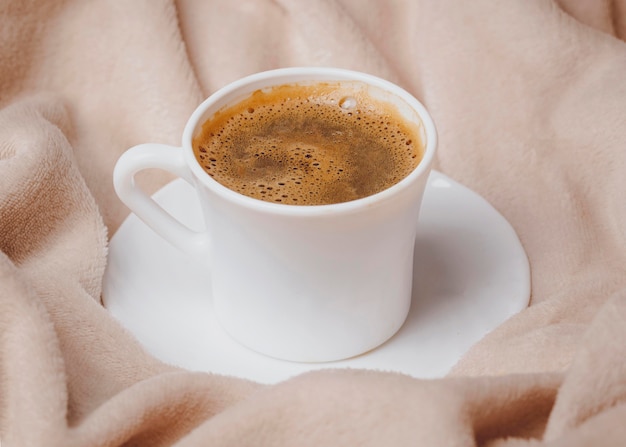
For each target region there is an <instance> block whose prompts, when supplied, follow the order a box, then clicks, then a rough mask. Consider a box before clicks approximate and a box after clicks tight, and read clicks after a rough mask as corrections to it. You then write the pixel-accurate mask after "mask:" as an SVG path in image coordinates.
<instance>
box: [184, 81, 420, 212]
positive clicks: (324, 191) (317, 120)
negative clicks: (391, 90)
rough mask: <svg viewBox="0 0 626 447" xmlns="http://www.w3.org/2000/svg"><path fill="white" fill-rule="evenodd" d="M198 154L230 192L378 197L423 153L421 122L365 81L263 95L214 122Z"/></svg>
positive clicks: (300, 199)
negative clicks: (411, 119)
mask: <svg viewBox="0 0 626 447" xmlns="http://www.w3.org/2000/svg"><path fill="white" fill-rule="evenodd" d="M193 149H194V153H195V155H196V158H197V160H198V161H199V162H200V164H201V165H202V166H203V167H204V169H205V171H206V172H207V173H208V174H209V175H210V176H211V177H213V178H214V179H215V180H217V181H218V182H219V183H221V184H222V185H224V186H226V187H227V188H229V189H231V190H234V191H237V192H239V193H241V194H245V195H247V196H250V197H254V198H256V199H261V200H265V201H268V202H275V203H283V204H290V205H325V204H333V203H341V202H348V201H351V200H355V199H359V198H362V197H367V196H370V195H372V194H376V193H378V192H380V191H383V190H385V189H387V188H389V187H390V186H392V185H394V184H396V183H397V182H399V181H400V180H402V179H403V178H404V177H406V176H407V175H408V174H409V173H410V172H411V171H413V170H414V169H415V167H416V166H417V165H418V163H419V162H420V160H421V158H422V155H423V151H424V147H423V142H422V141H421V138H420V128H419V127H418V125H417V124H415V123H412V122H409V121H407V120H406V119H404V118H403V117H402V115H401V114H400V112H399V111H398V110H397V109H396V107H395V106H393V105H391V104H389V103H386V102H383V101H381V100H378V99H375V98H374V97H372V96H370V95H369V94H368V92H367V88H366V86H365V85H364V84H360V83H358V82H341V83H332V82H331V83H315V84H310V85H308V84H302V85H300V84H293V85H282V86H278V87H272V88H268V89H263V90H257V91H255V92H254V93H253V94H252V95H250V96H249V97H247V98H245V99H243V100H242V101H240V102H238V103H236V104H234V105H232V106H229V107H225V108H223V109H221V110H219V111H218V112H217V113H216V114H215V115H213V116H212V117H211V118H210V119H209V120H207V121H206V122H205V123H204V124H203V126H202V129H201V132H200V133H199V134H198V135H197V136H196V137H195V138H194V140H193Z"/></svg>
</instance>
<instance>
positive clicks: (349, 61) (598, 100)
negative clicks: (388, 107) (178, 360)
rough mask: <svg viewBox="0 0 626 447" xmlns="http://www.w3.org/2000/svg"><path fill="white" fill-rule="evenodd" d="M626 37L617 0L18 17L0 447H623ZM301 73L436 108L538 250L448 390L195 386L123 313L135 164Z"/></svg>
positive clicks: (342, 0) (207, 381)
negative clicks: (118, 286) (368, 80)
mask: <svg viewBox="0 0 626 447" xmlns="http://www.w3.org/2000/svg"><path fill="white" fill-rule="evenodd" d="M625 36H626V2H625V1H617V0H615V1H611V0H597V1H594V0H562V1H558V2H555V1H552V0H510V1H508V2H503V1H494V0H491V1H489V0H474V1H471V2H470V1H462V0H458V1H452V0H406V1H401V0H396V1H389V2H388V1H383V0H380V1H374V0H370V1H361V0H336V1H334V0H311V1H298V0H274V1H270V0H240V1H228V0H212V1H201V0H179V1H176V2H174V1H168V0H137V1H126V0H112V1H109V0H92V1H81V0H54V1H46V2H37V1H34V0H28V1H10V0H0V354H1V358H0V443H1V445H2V446H3V447H5V446H63V447H67V446H122V445H124V446H166V445H177V446H199V445H212V446H218V445H219V446H231V445H232V446H243V445H255V446H262V445H272V446H281V445H299V446H305V445H311V446H322V445H351V446H352V445H384V446H392V445H393V446H395V445H421V446H473V445H480V446H483V445H489V446H500V447H504V446H506V447H513V446H539V445H541V446H544V445H545V446H588V445H589V446H591V445H593V446H596V445H607V446H609V445H611V446H613V445H614V446H623V445H626V424H625V423H624V422H625V421H626V202H625V195H626V175H625V174H626V43H625V42H624V40H623V39H624V38H625ZM295 65H317V66H337V67H345V68H351V69H356V70H361V71H366V72H370V73H372V74H375V75H379V76H382V77H385V78H388V79H390V80H392V81H394V82H396V83H398V84H400V85H401V86H403V87H405V88H406V89H408V90H409V91H411V92H412V93H414V94H415V95H416V96H417V97H418V98H420V99H421V100H423V102H424V103H425V104H426V106H427V107H428V108H429V109H430V111H431V112H432V115H433V117H434V119H435V121H436V122H437V124H438V128H439V132H440V151H439V156H438V160H437V168H438V169H440V170H442V171H443V172H445V173H446V174H448V175H450V176H451V177H453V178H455V179H457V180H459V181H461V182H462V183H464V184H466V185H468V186H469V187H471V188H473V189H474V190H476V191H478V192H479V193H480V194H482V195H483V196H484V197H485V198H487V199H488V200H489V201H490V202H491V203H492V204H493V205H494V206H495V207H496V208H497V209H498V210H499V211H500V212H501V213H502V214H504V216H505V217H506V218H507V219H508V220H509V221H510V222H511V223H512V225H513V226H514V227H515V229H516V231H517V232H518V234H519V236H520V238H521V240H522V243H523V245H524V247H525V248H526V250H527V252H528V255H529V258H530V264H531V270H532V302H531V306H530V307H529V308H528V309H527V310H525V311H523V312H521V313H520V314H519V315H517V316H515V317H514V318H512V319H510V321H507V322H506V323H504V324H503V325H502V326H501V327H499V328H498V329H496V330H495V331H493V332H492V333H491V334H489V335H488V336H487V337H486V338H485V339H484V340H482V341H481V342H480V343H478V344H477V345H476V346H475V347H473V348H472V349H471V350H470V352H469V353H467V354H466V355H465V356H464V357H463V359H462V360H461V361H460V363H459V364H458V365H456V367H455V368H454V370H453V372H452V373H451V374H450V376H449V377H446V378H443V379H439V380H417V379H413V378H409V377H406V376H402V375H399V374H390V373H378V372H364V371H356V370H336V371H326V372H315V373H309V374H306V375H303V376H299V377H296V378H294V379H291V380H289V381H286V382H284V383H280V384H277V385H273V386H261V385H258V384H255V383H251V382H246V381H243V380H239V379H234V378H230V377H222V376H217V375H211V374H201V373H191V372H187V371H182V370H179V369H175V368H173V367H170V366H168V365H165V364H162V363H161V362H159V361H158V360H156V359H154V358H152V357H150V356H149V355H148V354H147V353H146V352H144V350H143V349H142V347H141V346H140V345H139V344H138V343H137V342H136V341H135V340H134V339H133V338H132V336H130V335H129V334H128V333H127V332H126V331H125V330H123V329H122V328H121V327H120V326H119V325H118V324H117V323H116V322H115V321H114V320H113V319H112V318H111V317H110V316H109V314H108V313H107V311H106V309H104V308H103V307H102V306H101V304H100V292H101V281H102V275H103V271H104V268H105V265H106V250H107V239H108V237H110V236H111V235H113V234H114V233H115V230H116V229H117V228H118V226H119V225H120V223H121V222H122V221H123V219H124V218H125V216H127V215H128V210H127V209H125V208H124V206H123V205H122V204H121V203H120V202H119V200H118V199H117V198H116V196H115V194H114V192H113V188H112V181H111V176H112V169H113V165H114V163H115V161H116V160H117V158H118V157H119V156H120V154H121V153H122V152H123V151H124V150H126V149H127V148H128V147H130V146H132V145H134V144H137V143H140V142H148V141H153V142H162V143H169V144H178V142H179V141H180V137H181V132H182V129H183V126H184V123H185V122H186V120H187V118H188V116H189V115H190V113H191V112H192V110H193V109H194V108H195V107H196V106H197V104H198V103H199V102H200V101H201V100H202V99H203V98H205V97H206V96H208V95H209V94H210V93H211V92H213V91H215V90H216V89H217V88H219V87H221V86H223V85H224V84H226V83H227V82H229V81H233V80H235V79H237V78H240V77H242V76H244V75H248V74H251V73H253V72H257V71H262V70H265V69H271V68H278V67H286V66H295ZM169 180H171V178H170V177H167V176H166V175H165V174H164V173H162V172H155V173H150V174H146V175H145V176H144V177H143V178H142V184H143V185H144V186H145V187H146V188H147V189H148V190H149V191H155V190H156V189H157V188H158V187H160V186H162V185H164V184H165V183H166V182H167V181H169ZM502 299H506V296H503V297H502Z"/></svg>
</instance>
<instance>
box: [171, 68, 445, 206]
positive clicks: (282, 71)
mask: <svg viewBox="0 0 626 447" xmlns="http://www.w3.org/2000/svg"><path fill="white" fill-rule="evenodd" d="M294 78H299V79H298V80H293V79H294ZM265 81H267V83H265ZM308 81H320V82H325V81H330V82H332V81H338V82H342V81H344V82H345V81H361V82H364V83H366V84H370V85H372V86H374V87H378V88H380V89H382V90H384V91H387V92H388V93H391V94H393V95H395V96H398V97H400V98H401V99H402V100H404V101H405V102H406V103H407V104H408V105H409V106H410V107H411V108H412V109H414V110H415V111H416V112H417V114H418V116H419V119H420V120H421V123H422V126H423V127H424V132H425V137H426V144H425V147H424V154H423V157H422V159H421V160H420V162H419V163H418V165H417V166H416V167H415V169H413V170H412V171H411V172H410V173H409V175H407V176H406V177H404V178H403V179H401V180H400V181H399V182H397V183H395V184H393V185H392V186H390V187H388V188H386V189H384V190H382V191H379V192H377V193H375V194H372V195H369V196H366V197H362V198H359V199H355V200H350V201H347V202H340V203H332V204H323V205H291V204H285V203H272V202H267V201H264V200H261V199H256V198H254V197H250V196H247V195H244V194H241V193H239V192H237V191H234V190H232V189H230V188H228V187H226V186H224V185H222V184H221V183H219V182H218V181H217V180H215V179H213V178H212V177H211V176H210V175H209V174H207V173H206V171H205V170H204V168H202V166H201V165H200V162H199V161H198V160H197V159H196V156H195V154H194V152H193V145H192V141H193V136H194V131H195V130H196V128H197V126H198V125H199V124H201V123H200V120H201V119H202V117H203V116H204V115H205V113H206V111H207V110H209V109H210V108H211V107H212V106H213V105H214V104H216V103H218V102H219V101H221V100H222V99H223V98H225V97H227V96H229V95H231V94H233V93H236V92H237V91H238V90H240V89H242V88H244V87H247V86H249V85H250V84H254V83H258V82H264V87H272V86H278V85H284V84H294V83H297V82H308ZM261 88H262V87H261ZM216 111H217V110H216ZM182 149H183V152H184V157H185V161H186V163H187V165H188V166H189V168H190V169H191V171H192V172H193V174H194V177H195V179H196V180H197V181H199V182H201V183H202V184H203V185H204V186H206V187H207V188H208V189H210V190H211V191H213V192H214V193H216V194H218V195H219V196H221V197H222V198H223V199H225V200H227V201H228V202H231V203H235V204H237V205H239V206H242V207H245V208H248V209H254V210H257V211H261V212H264V213H271V214H280V215H291V216H298V215H301V216H312V215H326V214H337V213H340V214H341V213H350V212H354V211H358V210H361V209H364V208H370V207H372V206H374V205H377V204H379V203H380V202H384V201H386V200H388V199H389V198H391V197H393V196H396V195H397V194H398V193H400V192H401V191H404V190H406V189H408V188H410V187H411V186H412V185H413V184H414V183H415V182H416V181H417V180H418V179H419V178H421V177H422V176H424V175H428V173H429V171H430V167H431V165H432V163H433V160H434V157H435V152H436V149H437V130H436V127H435V124H434V122H433V120H432V117H431V116H430V113H429V112H428V110H427V109H426V107H425V106H424V105H423V104H422V103H421V102H420V101H419V100H418V99H417V98H415V97H414V96H413V95H412V94H410V93H409V92H408V91H406V90H405V89H403V88H402V87H400V86H398V85H396V84H394V83H392V82H390V81H387V80H385V79H383V78H380V77H377V76H374V75H371V74H368V73H363V72H359V71H354V70H347V69H343V68H331V67H290V68H279V69H274V70H267V71H262V72H258V73H255V74H252V75H249V76H246V77H243V78H241V79H239V80H237V81H234V82H231V83H229V84H227V85H225V86H224V87H222V88H220V89H218V90H217V91H215V92H214V93H213V94H211V95H210V96H209V97H208V98H207V99H205V100H204V101H203V102H202V103H201V104H200V105H199V106H198V107H197V108H196V109H195V110H194V112H193V113H192V115H191V117H190V118H189V120H188V121H187V124H186V125H185V129H184V131H183V136H182Z"/></svg>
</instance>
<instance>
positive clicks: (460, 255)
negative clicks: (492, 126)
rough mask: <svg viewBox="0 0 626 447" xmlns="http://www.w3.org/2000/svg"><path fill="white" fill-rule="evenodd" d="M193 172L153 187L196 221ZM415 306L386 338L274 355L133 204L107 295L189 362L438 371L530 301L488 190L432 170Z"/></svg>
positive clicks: (113, 253) (163, 354) (153, 340)
mask: <svg viewBox="0 0 626 447" xmlns="http://www.w3.org/2000/svg"><path fill="white" fill-rule="evenodd" d="M196 197H197V196H196V194H195V193H194V191H193V189H192V187H191V186H189V184H187V183H186V182H184V181H183V180H176V181H174V182H172V183H170V184H168V185H166V186H165V187H164V188H162V189H161V190H160V191H158V192H157V193H156V194H155V195H154V199H155V200H156V201H157V202H158V203H159V204H161V205H162V206H163V207H164V208H165V209H166V210H168V211H169V212H170V213H171V214H172V215H174V216H175V217H177V218H179V219H180V220H181V221H182V222H183V223H186V224H188V225H189V226H190V227H191V228H196V229H200V228H201V226H202V214H201V211H200V208H199V205H198V203H197V199H196ZM417 225H418V233H417V234H418V236H417V242H416V247H415V248H416V249H415V261H414V280H413V296H412V303H411V310H410V312H409V316H408V317H407V320H406V322H405V324H404V325H403V327H402V328H401V329H400V330H399V331H398V333H396V335H394V336H393V337H392V338H391V339H390V340H388V341H387V342H386V343H384V344H383V345H381V346H380V347H378V348H376V349H374V350H372V351H370V352H368V353H365V354H362V355H360V356H357V357H354V358H351V359H348V360H342V361H336V362H327V363H296V362H288V361H282V360H276V359H273V358H270V357H266V356H263V355H261V354H258V353H256V352H254V351H251V350H249V349H247V348H245V347H243V346H242V345H241V344H239V343H237V342H235V341H234V340H232V339H231V338H230V336H229V335H227V334H226V333H225V332H224V331H223V330H222V329H221V327H220V325H219V324H218V323H217V321H216V320H215V315H214V313H213V306H212V302H211V299H210V298H207V297H208V296H210V281H211V278H210V274H209V273H208V272H207V271H206V269H205V268H202V267H201V266H199V265H198V264H196V263H194V262H193V261H192V260H191V258H189V257H188V256H186V255H184V254H182V253H181V252H180V251H179V250H177V249H175V248H173V247H172V246H171V245H170V244H168V243H167V242H165V241H164V240H163V239H161V238H160V237H159V236H157V235H156V234H155V233H154V232H153V231H151V230H150V229H149V228H148V227H147V226H146V225H145V224H143V223H142V222H141V221H140V220H139V219H138V218H137V217H136V216H135V215H131V216H129V217H128V218H127V219H126V221H125V222H124V223H123V224H122V226H121V227H120V228H119V230H118V231H117V232H116V233H115V235H114V236H113V238H112V239H111V242H110V247H109V257H108V266H107V270H106V273H105V277H104V284H103V299H104V304H105V306H106V308H107V309H108V310H109V312H110V313H111V314H112V315H113V316H114V317H115V318H116V319H117V320H118V321H119V322H120V323H121V324H122V325H123V326H124V327H126V328H127V329H128V330H129V331H130V332H131V333H132V334H134V335H135V336H136V337H137V339H138V340H139V341H140V343H142V344H143V345H144V346H145V347H146V349H147V350H148V351H149V352H150V353H151V354H153V355H154V356H155V357H157V358H159V359H161V360H163V361H165V362H167V363H171V364H174V365H178V366H181V367H184V368H187V369H190V370H196V371H208V372H213V373H219V374H228V375H233V376H238V377H243V378H247V379H252V380H256V381H259V382H264V383H274V382H277V381H280V380H283V379H286V378H289V377H291V376H293V375H296V374H299V373H302V372H305V371H310V370H314V369H321V368H346V367H349V368H368V369H378V370H386V371H398V372H402V373H406V374H409V375H412V376H414V377H421V378H432V377H441V376H443V375H444V374H446V373H447V372H448V371H449V369H450V368H451V367H452V366H453V365H454V364H455V363H456V362H457V361H458V360H459V358H460V357H461V356H462V355H463V353H465V352H466V351H467V350H468V349H469V348H470V347H471V346H472V345H473V344H474V343H476V342H477V341H478V340H480V339H481V338H482V337H483V336H484V335H485V334H487V333H488V332H489V331H491V330H492V329H494V328H495V327H496V326H498V325H499V324H500V323H502V322H503V321H504V320H506V319H507V318H509V317H510V316H512V315H513V314H515V313H517V312H519V311H520V310H522V309H524V308H525V307H526V306H527V305H528V300H529V295H530V273H529V267H528V260H527V257H526V254H525V252H524V250H523V248H522V246H521V244H520V242H519V239H518V238H517V235H516V234H515V232H514V230H513V229H512V227H511V226H510V225H509V223H508V222H507V221H506V220H505V219H504V218H503V217H502V216H501V215H500V214H499V213H498V212H497V211H496V210H495V209H494V208H493V207H492V206H491V205H489V203H487V202H486V201H485V200H484V199H483V198H481V197H480V196H479V195H477V194H476V193H474V192H472V191H471V190H469V189H467V188H466V187H464V186H462V185H460V184H458V183H457V182H455V181H453V180H452V179H450V178H448V177H446V176H445V175H443V174H441V173H439V172H432V173H431V175H430V177H429V180H428V184H427V187H426V193H425V195H424V199H423V202H422V209H421V214H420V218H419V224H417Z"/></svg>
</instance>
